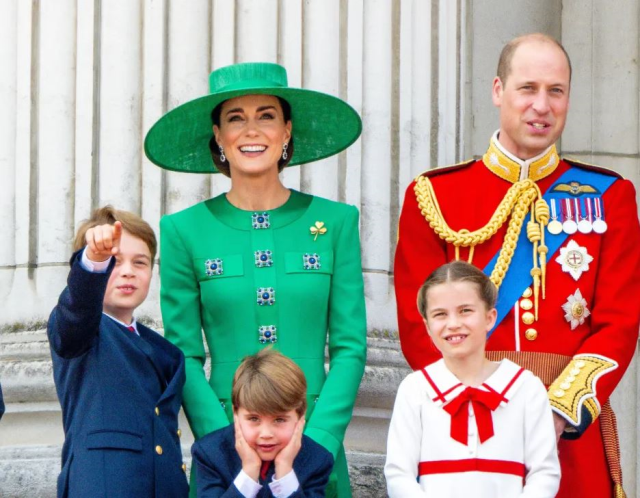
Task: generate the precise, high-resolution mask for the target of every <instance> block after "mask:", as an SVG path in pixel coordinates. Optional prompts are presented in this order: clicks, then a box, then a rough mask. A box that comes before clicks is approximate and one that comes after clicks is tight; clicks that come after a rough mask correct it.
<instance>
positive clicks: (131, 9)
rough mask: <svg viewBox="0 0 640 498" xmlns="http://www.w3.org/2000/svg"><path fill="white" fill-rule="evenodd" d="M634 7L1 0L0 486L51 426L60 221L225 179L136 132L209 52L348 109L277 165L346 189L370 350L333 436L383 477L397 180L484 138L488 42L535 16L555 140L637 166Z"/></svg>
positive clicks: (50, 485) (308, 186) (358, 480)
mask: <svg viewBox="0 0 640 498" xmlns="http://www.w3.org/2000/svg"><path fill="white" fill-rule="evenodd" d="M639 24H640V0H618V1H616V2H608V1H605V0H581V1H579V0H535V1H533V0H529V1H525V0H491V1H489V0H475V1H471V0H430V1H429V0H211V1H207V0H189V1H187V0H139V1H135V0H108V1H106V0H94V1H90V0H82V1H79V0H55V1H54V0H0V109H2V112H0V227H1V229H2V235H3V237H2V242H3V243H2V244H0V381H1V382H2V385H3V389H4V392H5V400H6V401H7V403H8V404H7V413H6V414H5V416H4V418H3V419H2V421H1V422H0V496H5V497H18V496H38V497H40V496H54V489H55V478H56V475H57V472H58V469H59V453H60V445H61V442H62V439H63V435H62V429H61V421H60V409H59V405H58V402H57V400H56V396H55V390H54V387H53V381H52V375H51V364H50V359H49V352H48V345H47V342H46V336H45V334H44V331H43V330H42V329H43V327H44V324H45V320H46V318H47V316H48V313H49V311H50V310H51V308H52V307H53V305H54V304H55V300H56V298H57V296H58V294H59V293H60V291H61V290H62V288H63V286H64V281H65V277H66V274H67V268H68V267H67V260H68V258H69V255H70V243H71V238H72V235H73V233H74V230H75V228H76V227H77V225H78V223H79V222H80V221H81V220H83V219H85V218H86V217H87V216H88V215H89V213H90V211H91V209H93V208H94V207H96V206H99V205H102V204H104V203H107V202H111V203H113V204H115V205H116V206H118V207H120V208H124V209H130V210H133V211H136V212H138V213H140V214H142V216H143V217H144V218H146V219H147V220H149V221H150V222H151V223H152V225H153V226H154V227H156V228H157V224H158V221H159V219H160V217H161V216H162V214H164V213H168V212H174V211H176V210H179V209H181V208H183V207H186V206H189V205H191V204H194V203H196V202H198V201H200V200H202V199H204V198H207V197H209V196H211V195H214V194H217V193H219V192H222V191H224V190H225V189H226V188H227V186H228V184H227V181H226V180H225V179H224V178H221V177H220V176H211V177H206V176H193V175H184V174H183V175H181V174H175V173H168V172H164V171H162V170H160V169H158V168H156V167H155V166H153V165H152V164H150V163H149V162H148V161H147V160H146V158H145V157H144V155H143V153H142V140H143V137H144V134H145V132H146V130H148V128H149V127H150V126H151V124H152V123H153V122H154V121H155V120H156V119H157V118H158V117H159V116H161V115H162V114H163V113H164V112H165V111H166V110H167V109H171V108H173V107H175V106H176V105H178V104H180V103H182V102H185V101H187V100H190V99H191V98H194V97H197V96H200V95H203V94H204V93H206V91H207V77H208V73H209V71H210V70H211V69H213V68H217V67H221V66H224V65H227V64H230V63H233V62H243V61H257V60H264V61H273V62H279V63H281V64H284V65H285V66H286V67H287V69H288V72H289V80H290V83H291V84H292V85H294V86H303V87H306V88H311V89H316V90H321V91H325V92H329V93H332V94H335V95H338V96H340V97H342V98H344V99H346V100H347V101H349V102H350V103H351V105H353V106H354V107H355V108H356V109H357V110H358V111H359V112H360V113H361V114H362V117H363V120H364V133H363V135H362V138H361V139H360V140H359V141H358V142H356V144H354V145H353V146H352V147H351V148H350V149H349V150H348V151H347V152H346V153H343V154H341V155H340V156H338V157H336V158H331V159H328V160H324V161H322V162H321V164H316V165H313V166H305V167H303V168H291V169H289V170H287V171H286V173H284V179H285V182H286V184H287V185H289V186H291V187H295V188H300V189H302V190H303V191H305V192H311V193H314V194H317V195H322V196H325V197H330V198H332V199H338V200H341V201H345V202H349V203H352V204H355V205H357V206H358V207H359V208H360V209H361V213H362V227H361V231H362V242H363V264H364V268H365V279H366V295H367V309H368V314H369V360H368V367H367V371H366V375H365V379H364V381H363V384H362V387H361V390H360V396H359V399H358V403H357V407H356V410H355V414H354V419H353V423H352V425H351V427H350V430H349V433H348V436H347V446H348V449H349V461H350V463H351V465H352V468H353V475H354V487H355V489H356V495H357V496H363V497H374V496H384V495H385V493H384V481H383V479H382V476H381V465H382V463H383V460H384V457H383V455H384V451H385V438H386V430H387V425H388V420H389V416H390V414H391V408H392V403H393V398H394V393H395V389H396V386H397V385H398V383H399V382H400V380H401V379H402V378H403V377H404V375H406V373H408V368H407V366H406V363H405V362H404V359H403V357H402V355H401V353H400V352H399V346H398V342H397V325H396V320H395V306H394V301H393V275H392V257H393V251H394V242H395V232H396V225H397V218H398V213H399V209H400V203H401V200H402V196H403V193H404V189H405V188H406V185H407V184H408V183H409V182H410V181H411V179H412V178H413V177H414V176H415V175H416V174H417V173H419V172H420V171H422V170H424V169H427V168H430V167H432V166H435V165H442V164H450V163H454V162H457V161H459V160H462V159H464V158H467V157H470V156H478V155H481V154H482V153H483V152H484V148H485V147H486V146H487V143H488V138H489V136H490V134H491V133H492V132H493V131H494V130H495V129H496V128H497V122H498V121H497V113H496V111H495V109H494V108H493V107H492V104H491V101H490V85H491V80H492V78H493V76H494V73H495V67H496V63H497V58H498V54H499V51H500V48H501V47H502V45H503V44H504V43H505V42H506V41H507V40H509V39H510V38H512V37H513V36H515V35H518V34H522V33H526V32H531V31H544V32H547V33H549V34H552V35H554V36H556V37H557V38H559V39H561V41H562V42H563V43H564V44H565V46H566V48H567V50H568V51H569V53H570V55H571V56H572V59H573V64H574V73H573V88H572V104H571V112H570V119H569V122H568V125H567V129H566V132H565V134H564V137H563V140H562V143H561V150H563V151H564V152H565V153H567V154H569V155H572V156H574V157H578V158H581V159H583V160H586V161H592V162H595V163H598V164H602V165H605V166H609V167H611V168H614V169H616V170H618V171H620V172H621V173H623V174H624V175H625V176H627V177H629V178H631V179H632V180H633V181H634V182H635V184H636V186H639V185H640V130H639V122H640V103H639V90H640V88H639V84H638V83H639V81H638V80H639V77H640V71H639V68H638V57H639V52H640V49H639ZM610 215H615V213H610ZM631 250H637V248H632V249H631ZM157 293H158V279H157V278H156V279H155V284H154V287H153V288H152V291H151V296H152V297H151V298H150V299H149V300H148V301H147V303H146V304H145V305H144V307H143V309H142V310H141V316H142V317H144V318H145V319H147V320H149V321H150V322H151V323H152V324H155V325H156V326H157V327H158V328H160V327H161V322H160V314H159V308H158V299H157ZM629 312H630V313H633V312H635V313H637V312H638V310H629ZM636 356H637V355H636ZM638 393H639V388H638V368H637V364H636V362H634V364H633V365H632V367H631V368H630V369H629V371H628V373H627V375H626V377H625V379H624V380H623V382H622V384H621V386H620V387H619V388H618V390H617V392H616V393H615V395H614V400H613V404H614V407H615V408H616V410H617V413H618V417H619V426H620V432H621V434H622V435H623V437H622V440H621V447H622V453H623V455H622V456H623V468H624V472H625V488H626V490H627V493H628V496H629V497H632V496H637V495H636V490H637V489H638V488H640V486H639V483H638V478H637V475H638V473H637V470H638V458H637V454H638V449H639V445H638V439H637V432H638V428H639V427H638V424H639V422H638V417H637V412H638V408H639V396H638ZM182 426H183V428H186V422H184V421H183V424H182ZM185 432H187V431H185ZM190 442H191V438H190V436H189V435H186V436H185V437H184V452H185V457H188V450H189V445H190Z"/></svg>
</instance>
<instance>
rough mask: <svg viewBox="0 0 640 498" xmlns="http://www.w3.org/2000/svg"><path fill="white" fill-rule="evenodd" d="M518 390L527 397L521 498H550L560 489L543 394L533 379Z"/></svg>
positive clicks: (552, 430)
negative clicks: (524, 469) (523, 481)
mask: <svg viewBox="0 0 640 498" xmlns="http://www.w3.org/2000/svg"><path fill="white" fill-rule="evenodd" d="M521 389H525V390H526V391H527V397H528V399H527V402H526V404H525V416H524V424H525V432H524V438H525V440H524V465H525V467H526V477H525V485H524V489H523V491H522V495H521V497H522V498H554V497H555V496H556V494H557V492H558V488H559V487H560V462H559V460H558V449H557V445H556V431H555V428H554V425H553V415H552V412H551V406H550V405H549V398H548V397H547V390H546V389H545V387H544V385H543V384H542V382H541V381H540V379H538V378H537V377H532V378H531V379H530V380H528V381H527V384H526V385H524V386H522V387H521Z"/></svg>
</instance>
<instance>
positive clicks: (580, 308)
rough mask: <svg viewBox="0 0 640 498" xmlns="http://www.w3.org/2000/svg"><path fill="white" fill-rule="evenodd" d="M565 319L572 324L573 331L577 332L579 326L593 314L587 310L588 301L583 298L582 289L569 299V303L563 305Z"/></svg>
mask: <svg viewBox="0 0 640 498" xmlns="http://www.w3.org/2000/svg"><path fill="white" fill-rule="evenodd" d="M562 310H563V311H564V319H565V320H566V321H567V322H569V323H570V324H571V330H575V329H576V327H577V326H578V325H582V324H583V323H584V321H585V319H586V318H587V317H588V316H589V315H590V314H591V312H590V311H589V309H588V308H587V300H586V299H585V298H584V297H582V293H581V292H580V289H576V291H575V293H573V294H571V295H570V296H569V297H568V298H567V302H566V303H564V304H563V305H562Z"/></svg>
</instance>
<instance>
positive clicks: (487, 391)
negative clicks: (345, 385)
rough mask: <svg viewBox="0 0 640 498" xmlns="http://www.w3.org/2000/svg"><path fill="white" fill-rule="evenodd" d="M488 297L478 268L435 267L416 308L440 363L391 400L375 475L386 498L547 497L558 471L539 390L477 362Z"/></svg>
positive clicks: (512, 369)
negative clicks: (380, 466)
mask: <svg viewBox="0 0 640 498" xmlns="http://www.w3.org/2000/svg"><path fill="white" fill-rule="evenodd" d="M496 296H497V289H496V288H495V286H494V285H493V283H492V282H491V281H490V280H489V278H488V277H487V276H486V275H485V274H484V273H482V271H480V270H479V269H478V268H476V267H475V266H473V265H470V264H468V263H464V262H461V261H455V262H452V263H449V264H446V265H444V266H441V267H440V268H438V269H437V270H436V271H435V272H433V273H432V274H431V275H430V276H429V278H428V279H427V280H426V281H425V283H424V285H423V286H422V288H421V289H420V291H419V293H418V308H419V311H420V314H421V315H422V317H423V319H424V322H425V325H426V327H427V332H428V334H429V336H430V337H431V339H432V341H433V344H434V345H435V347H437V348H438V350H440V352H441V353H442V359H440V360H438V361H437V362H435V363H432V364H431V365H428V366H426V367H425V368H424V369H422V370H418V371H415V372H413V373H412V374H409V375H408V376H407V377H406V378H405V379H404V380H403V381H402V383H401V384H400V387H399V388H398V394H397V396H396V401H395V406H394V409H393V416H392V417H391V426H390V428H389V438H388V441H387V461H386V464H385V468H384V472H385V477H386V479H387V490H388V492H389V496H390V497H391V498H411V497H416V498H417V497H425V496H426V497H437V498H458V497H459V498H466V497H471V496H473V497H474V498H515V497H529V498H553V497H554V496H555V495H556V492H557V491H558V487H559V485H560V464H559V462H558V453H557V447H556V437H555V430H554V426H553V418H552V415H551V408H550V406H549V402H548V399H547V390H546V389H545V387H544V385H543V384H542V382H541V381H540V380H539V379H538V378H537V377H535V376H534V375H533V374H532V373H531V372H529V371H528V370H525V369H523V368H521V367H519V366H518V365H516V364H515V363H513V362H511V361H509V360H506V359H505V360H502V361H501V362H497V363H496V362H491V361H489V360H488V359H487V358H486V357H485V344H486V337H487V334H488V333H489V331H490V330H491V329H492V328H493V326H494V324H495V321H496V314H497V312H496V309H495V307H494V306H495V302H496Z"/></svg>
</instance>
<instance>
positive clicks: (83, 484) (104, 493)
mask: <svg viewBox="0 0 640 498" xmlns="http://www.w3.org/2000/svg"><path fill="white" fill-rule="evenodd" d="M80 254H81V253H80V252H78V253H76V254H74V256H73V258H72V265H71V272H70V273H69V278H68V280H67V287H66V288H65V289H64V291H63V292H62V294H61V295H60V299H59V300H58V304H57V306H56V307H55V308H54V309H53V312H52V313H51V316H50V317H49V324H48V327H47V335H48V337H49V344H50V347H51V357H52V359H53V375H54V381H55V385H56V390H57V393H58V398H59V400H60V404H61V406H62V421H63V425H64V433H65V441H64V446H63V448H62V471H61V473H60V475H59V477H58V497H73V498H75V497H82V498H84V497H92V498H95V497H105V498H107V497H108V498H111V497H118V498H123V497H132V498H133V497H136V498H144V497H159V498H160V497H162V498H172V497H186V496H187V495H188V489H189V486H188V484H187V479H186V475H185V472H184V470H183V463H182V451H181V447H180V439H179V435H180V434H179V430H178V411H179V410H180V404H181V401H182V387H183V385H184V381H185V371H184V356H183V354H182V352H181V351H180V350H179V349H178V348H177V347H175V346H174V345H173V344H171V343H170V342H169V341H167V340H166V339H165V338H164V337H162V336H161V335H160V334H158V333H157V332H154V331H153V330H151V329H150V328H148V327H145V326H144V325H142V324H138V325H137V329H138V332H139V333H140V336H138V335H137V334H135V333H133V332H130V331H129V330H127V329H126V328H125V327H123V326H122V325H120V324H118V323H117V322H116V321H114V320H112V319H111V318H109V317H108V316H106V315H104V314H103V313H102V302H103V299H104V293H105V289H106V286H107V282H108V280H109V276H110V274H111V271H112V269H113V266H114V261H112V262H111V264H110V266H109V268H108V270H107V272H106V273H91V272H89V271H87V270H85V269H84V268H83V267H82V265H81V264H80V260H79V259H80V258H79V257H80Z"/></svg>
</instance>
